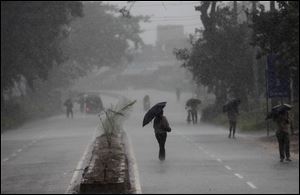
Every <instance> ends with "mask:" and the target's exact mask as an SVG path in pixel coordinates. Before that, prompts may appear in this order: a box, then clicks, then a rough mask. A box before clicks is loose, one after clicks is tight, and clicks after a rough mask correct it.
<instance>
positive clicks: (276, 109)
mask: <svg viewBox="0 0 300 195" xmlns="http://www.w3.org/2000/svg"><path fill="white" fill-rule="evenodd" d="M292 107H293V106H291V105H289V104H279V105H276V106H274V107H273V108H272V110H271V112H269V113H268V114H267V117H266V120H267V119H271V118H272V119H275V118H277V117H278V115H279V113H280V112H282V111H289V110H291V109H292Z"/></svg>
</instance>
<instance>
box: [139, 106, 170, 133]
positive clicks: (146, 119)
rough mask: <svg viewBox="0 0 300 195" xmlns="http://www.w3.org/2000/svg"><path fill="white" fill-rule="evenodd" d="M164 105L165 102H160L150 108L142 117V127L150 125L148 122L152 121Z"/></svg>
mask: <svg viewBox="0 0 300 195" xmlns="http://www.w3.org/2000/svg"><path fill="white" fill-rule="evenodd" d="M166 104H167V102H160V103H157V104H155V105H154V106H152V108H150V109H149V110H148V111H147V113H146V114H145V116H144V119H143V127H144V126H145V125H147V124H148V123H150V121H152V119H153V118H154V117H156V116H157V115H158V114H159V113H160V112H161V111H162V109H163V108H164V107H165V106H166Z"/></svg>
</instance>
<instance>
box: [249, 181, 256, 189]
mask: <svg viewBox="0 0 300 195" xmlns="http://www.w3.org/2000/svg"><path fill="white" fill-rule="evenodd" d="M247 184H248V185H249V186H250V187H251V188H253V189H256V186H255V185H254V184H253V183H251V182H250V181H248V182H247Z"/></svg>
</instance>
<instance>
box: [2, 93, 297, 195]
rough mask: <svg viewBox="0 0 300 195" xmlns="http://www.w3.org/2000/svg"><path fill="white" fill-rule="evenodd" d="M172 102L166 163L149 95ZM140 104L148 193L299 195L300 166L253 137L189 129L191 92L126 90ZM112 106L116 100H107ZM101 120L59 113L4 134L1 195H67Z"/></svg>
mask: <svg viewBox="0 0 300 195" xmlns="http://www.w3.org/2000/svg"><path fill="white" fill-rule="evenodd" d="M146 93H148V94H149V95H150V98H151V102H152V103H154V102H160V101H167V102H168V103H167V106H166V108H165V115H166V116H167V117H168V120H169V123H170V125H171V127H172V132H171V133H169V134H168V138H167V143H166V152H167V156H166V160H165V161H164V162H160V161H159V160H158V144H157V142H156V140H155V137H154V132H153V129H152V124H149V125H148V126H146V127H144V128H142V118H143V116H144V112H143V110H142V98H143V97H144V95H145V94H146ZM121 94H122V95H125V96H127V97H130V98H131V99H137V100H138V102H137V103H136V105H135V109H134V112H133V113H132V115H131V117H130V118H129V119H128V121H126V123H125V126H124V129H125V130H126V131H127V134H128V136H130V138H131V141H132V146H133V149H134V152H135V158H136V159H137V165H138V172H139V178H140V185H141V190H142V192H143V193H299V161H298V160H294V161H293V162H291V163H279V162H278V156H277V155H274V154H273V153H269V151H267V150H265V149H263V148H262V147H261V146H259V145H258V144H257V143H256V142H254V141H253V139H250V138H249V137H247V136H246V135H240V134H238V135H237V139H236V140H233V139H228V138H227V131H226V130H225V129H223V128H217V127H214V126H209V125H205V124H199V125H195V126H193V125H187V124H186V122H185V117H186V116H185V110H184V100H186V99H187V98H189V97H190V96H189V95H190V94H183V95H182V99H181V101H180V102H179V103H177V102H176V96H175V93H174V94H172V93H167V92H160V91H125V92H124V93H121ZM103 102H104V104H105V105H110V103H111V102H108V101H106V99H105V98H103ZM97 125H98V118H97V117H95V116H93V115H87V116H86V115H75V120H74V119H73V120H72V119H69V120H68V119H66V118H65V116H56V117H52V118H48V119H45V120H38V121H36V122H31V123H28V124H26V125H24V126H23V127H21V128H19V129H15V130H12V131H7V132H5V133H4V134H2V135H1V193H64V192H65V191H66V189H67V188H68V186H69V184H70V181H71V179H72V176H73V174H74V171H75V170H74V169H76V167H77V165H78V162H79V161H80V159H81V157H82V155H83V153H84V151H85V149H86V147H87V145H88V143H89V142H90V141H91V139H92V138H93V135H94V133H95V128H96V126H97Z"/></svg>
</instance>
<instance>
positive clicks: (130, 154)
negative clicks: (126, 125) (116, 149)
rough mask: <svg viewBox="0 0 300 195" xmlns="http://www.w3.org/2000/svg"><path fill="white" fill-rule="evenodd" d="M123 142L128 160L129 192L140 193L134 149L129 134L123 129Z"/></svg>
mask: <svg viewBox="0 0 300 195" xmlns="http://www.w3.org/2000/svg"><path fill="white" fill-rule="evenodd" d="M123 135H124V139H123V140H124V144H125V150H126V156H127V160H128V174H129V182H130V187H131V190H132V191H131V192H132V193H133V194H142V188H141V184H140V177H139V172H138V165H137V161H136V158H135V155H134V150H133V146H132V142H131V138H130V136H129V135H128V134H127V133H126V132H125V131H124V133H123Z"/></svg>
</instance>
